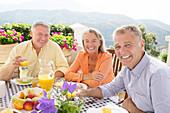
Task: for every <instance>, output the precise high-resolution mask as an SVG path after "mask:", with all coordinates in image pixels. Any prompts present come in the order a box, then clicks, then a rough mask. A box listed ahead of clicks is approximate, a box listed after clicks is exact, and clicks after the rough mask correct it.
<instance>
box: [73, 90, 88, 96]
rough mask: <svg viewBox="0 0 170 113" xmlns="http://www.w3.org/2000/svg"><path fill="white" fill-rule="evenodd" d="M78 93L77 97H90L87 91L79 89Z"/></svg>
mask: <svg viewBox="0 0 170 113" xmlns="http://www.w3.org/2000/svg"><path fill="white" fill-rule="evenodd" d="M76 91H77V92H76V96H77V97H88V94H87V89H77V90H76Z"/></svg>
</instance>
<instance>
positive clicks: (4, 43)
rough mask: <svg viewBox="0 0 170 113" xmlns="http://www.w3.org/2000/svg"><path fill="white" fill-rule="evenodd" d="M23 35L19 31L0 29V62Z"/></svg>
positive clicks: (5, 58)
mask: <svg viewBox="0 0 170 113" xmlns="http://www.w3.org/2000/svg"><path fill="white" fill-rule="evenodd" d="M23 39H24V37H23V36H22V35H21V33H20V32H16V31H15V30H7V31H5V30H2V29H0V63H1V64H3V63H5V61H6V60H7V58H8V56H9V53H10V51H11V50H12V48H13V47H14V46H16V45H17V44H18V43H20V42H22V41H23Z"/></svg>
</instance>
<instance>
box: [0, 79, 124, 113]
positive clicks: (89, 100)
mask: <svg viewBox="0 0 170 113" xmlns="http://www.w3.org/2000/svg"><path fill="white" fill-rule="evenodd" d="M63 80H64V79H60V80H59V81H63ZM31 87H32V86H31V85H17V84H15V83H14V82H13V81H10V82H9V81H6V94H5V97H4V98H0V107H5V108H10V101H11V97H12V96H13V95H15V94H16V93H18V92H19V91H22V90H24V89H26V88H31ZM56 94H57V88H56V87H55V86H53V88H52V93H51V96H52V98H55V97H56ZM108 104H109V105H113V106H115V105H116V106H119V107H121V106H120V105H119V104H117V103H116V101H115V100H113V99H111V98H94V97H85V105H84V107H83V109H82V113H86V112H87V110H88V109H89V108H100V107H103V106H106V105H108Z"/></svg>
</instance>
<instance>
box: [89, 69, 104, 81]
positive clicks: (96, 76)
mask: <svg viewBox="0 0 170 113" xmlns="http://www.w3.org/2000/svg"><path fill="white" fill-rule="evenodd" d="M91 76H92V78H93V79H94V80H97V81H101V80H103V79H104V74H103V73H101V72H100V71H93V72H92V73H91Z"/></svg>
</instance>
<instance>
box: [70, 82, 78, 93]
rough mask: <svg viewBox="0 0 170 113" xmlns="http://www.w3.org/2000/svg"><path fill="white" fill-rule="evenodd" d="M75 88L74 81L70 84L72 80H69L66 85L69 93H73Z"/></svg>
mask: <svg viewBox="0 0 170 113" xmlns="http://www.w3.org/2000/svg"><path fill="white" fill-rule="evenodd" d="M75 89H77V84H76V83H75V84H73V85H72V82H71V83H70V85H69V87H68V91H69V92H70V93H73V92H74V90H75Z"/></svg>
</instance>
